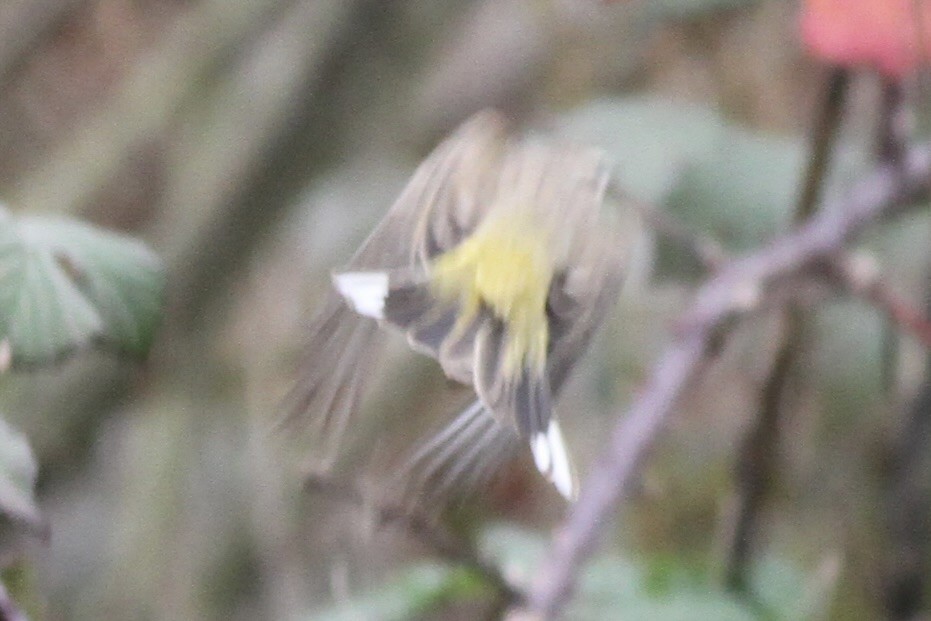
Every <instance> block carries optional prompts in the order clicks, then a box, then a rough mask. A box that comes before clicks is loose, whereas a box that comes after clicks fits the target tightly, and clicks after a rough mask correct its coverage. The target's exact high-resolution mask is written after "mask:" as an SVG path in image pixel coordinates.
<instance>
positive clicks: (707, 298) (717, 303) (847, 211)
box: [511, 145, 931, 620]
mask: <svg viewBox="0 0 931 621" xmlns="http://www.w3.org/2000/svg"><path fill="white" fill-rule="evenodd" d="M929 182H931V149H929V147H928V146H927V145H925V146H923V147H921V148H913V149H911V150H909V151H908V152H906V153H905V156H904V158H903V160H902V161H901V162H900V163H899V165H898V166H896V167H894V168H893V167H890V166H888V165H886V166H881V167H878V168H877V169H876V170H875V171H873V173H872V174H869V175H867V176H865V177H864V178H863V179H861V181H860V182H859V183H857V184H855V185H854V187H852V188H851V191H850V192H849V193H848V194H847V196H846V197H845V198H844V199H843V200H840V201H834V202H831V203H829V204H827V205H826V206H825V207H824V208H823V209H822V210H820V211H819V212H818V213H817V214H815V215H814V216H813V217H812V218H811V219H810V220H809V221H808V222H807V223H806V224H804V225H803V226H801V227H799V228H798V229H797V230H795V231H793V232H791V233H788V234H786V235H783V236H781V237H779V238H777V239H775V240H774V241H773V242H772V243H770V244H769V245H768V246H766V247H764V248H762V249H761V250H759V251H757V252H754V253H751V254H749V255H746V256H744V257H743V258H740V259H736V260H734V261H733V262H731V263H730V264H729V265H727V266H726V267H724V268H723V269H722V270H721V271H720V272H719V273H718V274H717V275H716V276H715V277H713V278H712V279H711V280H709V281H708V282H707V283H706V284H705V285H703V286H702V287H701V288H700V289H699V290H698V292H697V293H696V295H695V298H694V301H693V304H692V306H691V308H690V309H689V311H687V313H686V314H685V316H684V318H683V319H682V321H681V322H680V324H679V327H678V330H677V332H676V334H675V337H674V339H673V342H672V343H671V344H670V346H669V347H668V348H667V349H666V351H665V352H664V353H663V355H662V356H661V357H660V359H659V360H658V361H657V362H656V364H655V365H654V369H653V372H652V374H651V376H650V379H649V381H648V383H647V384H646V386H645V388H644V389H643V391H642V392H641V394H640V396H639V398H637V399H636V400H635V402H634V404H633V405H632V406H631V408H630V410H629V411H628V412H627V414H626V415H625V416H623V417H622V418H621V420H620V421H619V422H618V424H617V426H616V427H615V430H614V432H613V433H612V435H611V437H610V439H609V442H608V445H607V447H606V448H605V450H604V452H603V453H602V454H601V455H600V457H599V459H598V460H597V461H596V463H595V465H594V467H593V468H592V471H591V472H590V473H589V476H588V477H587V479H586V480H585V482H584V485H583V486H582V490H581V495H580V497H579V500H578V502H577V503H576V505H575V506H574V507H573V508H572V511H571V512H570V513H569V516H568V517H567V519H566V522H565V523H564V524H563V526H562V528H561V529H560V531H559V532H558V534H557V535H556V536H555V538H554V541H553V547H552V549H551V551H550V555H549V557H548V559H547V560H546V561H545V562H544V563H543V565H542V566H541V568H540V572H539V574H538V576H537V580H536V582H535V584H534V585H533V589H532V590H531V592H530V594H529V597H528V602H527V605H526V607H525V608H524V609H523V610H520V611H516V612H515V613H513V615H512V617H511V618H512V619H535V620H536V619H552V618H554V617H555V616H556V615H557V614H558V613H559V612H560V611H561V610H562V609H563V607H564V606H565V604H566V602H567V601H568V599H569V597H570V595H571V593H572V590H573V587H574V584H575V580H576V576H577V573H578V569H579V567H580V566H581V564H582V563H583V562H584V561H585V560H586V559H587V558H588V557H589V556H591V555H592V553H593V552H594V551H595V547H596V545H597V543H598V540H599V538H600V535H601V533H602V532H603V530H604V528H605V527H606V524H607V523H608V519H609V517H610V514H611V512H612V510H615V509H616V507H617V505H618V503H619V501H620V500H621V498H622V495H623V494H624V492H625V490H626V489H627V487H628V486H629V485H630V483H631V481H632V480H633V478H634V475H635V474H636V472H637V469H638V466H639V465H640V463H641V462H642V460H643V459H644V457H645V456H646V454H647V451H648V450H649V448H650V447H651V446H652V445H653V442H654V440H655V438H656V436H657V434H658V432H659V431H660V429H661V428H662V427H663V424H664V423H665V421H666V419H667V417H668V416H669V415H670V413H671V412H672V410H673V407H674V405H675V403H676V400H677V399H678V398H679V396H680V395H681V394H682V392H683V390H684V389H685V388H686V386H687V385H688V384H689V382H690V381H691V380H692V379H693V378H694V376H695V375H696V373H697V370H698V369H699V367H700V366H701V364H700V363H701V362H702V360H703V358H704V357H705V352H706V350H707V348H708V346H709V344H710V343H711V341H712V338H713V336H714V334H715V332H716V331H717V330H718V329H719V327H720V326H721V325H722V324H723V323H724V322H725V321H727V320H728V319H730V318H733V317H736V316H738V315H741V314H744V313H746V312H747V311H749V310H752V309H753V308H755V307H756V306H757V305H758V304H759V303H760V301H761V300H762V298H763V297H764V296H763V293H764V291H765V289H766V287H767V285H768V284H769V283H770V282H772V281H773V280H774V279H776V278H779V277H786V276H791V275H793V274H795V273H797V272H799V271H800V270H803V269H805V268H807V267H808V266H810V265H812V264H813V263H815V262H817V261H819V260H823V259H825V258H828V257H830V256H831V255H832V254H834V253H836V252H838V251H840V250H841V249H842V248H843V245H844V243H845V242H846V241H847V240H849V239H850V238H851V237H853V236H854V235H856V234H857V233H859V232H860V231H861V230H862V229H863V228H864V227H866V226H868V225H869V224H871V223H873V222H876V221H878V220H880V219H881V218H882V217H884V216H888V215H890V214H892V213H893V212H894V211H897V210H899V209H901V208H902V206H903V205H905V204H907V203H909V202H910V201H913V200H916V199H917V198H919V197H923V196H925V195H926V194H927V191H928V188H929Z"/></svg>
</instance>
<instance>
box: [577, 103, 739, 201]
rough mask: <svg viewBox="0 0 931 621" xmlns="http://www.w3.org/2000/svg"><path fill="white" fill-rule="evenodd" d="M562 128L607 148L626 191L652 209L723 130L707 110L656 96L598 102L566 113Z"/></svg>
mask: <svg viewBox="0 0 931 621" xmlns="http://www.w3.org/2000/svg"><path fill="white" fill-rule="evenodd" d="M561 125H562V131H563V132H564V133H566V134H567V135H568V136H571V137H572V140H574V141H578V142H581V143H585V144H593V145H597V146H599V147H601V148H602V149H604V150H605V151H606V152H607V153H608V155H609V156H610V157H611V158H612V160H613V161H614V163H615V164H616V167H617V174H618V179H619V181H620V183H621V185H622V187H623V188H624V190H625V191H627V192H629V193H630V194H631V195H632V196H633V197H634V198H636V199H639V200H642V201H646V202H648V203H651V204H654V205H655V204H659V203H661V202H662V201H663V199H664V198H665V197H666V195H667V194H668V193H669V191H670V190H671V189H672V188H673V187H674V185H675V183H676V180H677V179H678V176H679V174H680V173H681V172H682V171H684V170H685V169H686V167H687V166H688V165H689V164H690V163H691V162H693V161H694V160H695V159H696V158H697V157H699V156H701V155H702V154H704V153H707V152H709V151H710V150H711V149H714V148H715V146H716V145H717V144H718V142H719V141H720V140H721V138H722V132H723V130H724V121H723V120H722V119H721V117H720V116H718V114H716V113H715V112H713V111H711V110H709V109H708V108H703V107H700V106H693V105H682V104H677V103H672V102H670V101H668V100H664V99H659V98H654V97H623V98H617V99H603V100H600V101H595V102H593V103H590V104H587V105H585V106H582V107H580V108H578V109H576V110H574V111H573V112H571V113H568V114H566V115H565V116H564V117H563V118H562V124H561Z"/></svg>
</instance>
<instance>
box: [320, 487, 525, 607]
mask: <svg viewBox="0 0 931 621" xmlns="http://www.w3.org/2000/svg"><path fill="white" fill-rule="evenodd" d="M304 485H305V489H306V490H308V491H312V492H317V493H323V494H325V495H327V496H329V497H331V498H334V499H337V500H339V501H341V502H344V503H348V504H351V505H354V506H357V507H364V508H365V509H367V510H369V511H372V512H374V515H375V518H376V522H377V524H378V525H379V526H394V527H396V528H400V529H401V530H403V531H405V532H407V533H408V534H410V535H411V536H412V537H414V539H416V540H417V541H419V542H420V543H422V544H424V545H425V546H427V547H428V548H430V549H431V550H432V551H433V553H434V554H436V555H437V556H438V557H439V558H442V559H444V560H446V561H448V562H450V563H453V564H456V565H461V566H463V567H466V568H468V569H470V570H471V571H473V572H475V573H476V574H477V575H479V576H481V577H482V579H483V580H484V581H485V582H487V583H488V584H489V585H490V586H492V587H493V588H494V589H495V590H497V591H498V592H499V593H500V594H501V596H502V597H503V598H505V599H506V600H507V602H508V604H510V605H513V604H519V603H520V602H522V601H524V594H523V593H522V592H521V591H520V590H519V589H518V588H517V587H515V586H514V585H512V584H511V583H510V582H509V581H508V580H507V578H505V577H504V576H503V575H502V574H501V572H500V571H499V570H498V568H497V567H496V566H495V565H494V564H492V563H489V562H488V561H486V560H485V559H483V558H482V557H481V556H480V555H479V553H478V551H477V550H475V549H474V547H473V546H471V545H470V544H469V543H468V542H466V541H463V540H462V539H460V538H459V537H456V536H455V535H453V534H452V533H450V532H449V531H448V530H446V529H445V528H443V527H442V526H440V525H439V524H436V523H434V522H433V521H432V520H430V519H428V518H426V517H424V516H422V515H418V514H415V513H412V512H410V511H408V510H406V509H404V508H403V507H401V506H398V505H389V504H385V503H375V504H373V503H372V501H371V500H370V499H368V498H367V497H366V496H365V495H364V494H363V493H362V492H361V491H360V490H359V489H358V488H356V487H355V486H352V485H348V484H346V483H342V482H340V481H337V480H335V479H333V478H331V477H328V476H324V475H312V476H309V477H307V479H306V480H305V484H304Z"/></svg>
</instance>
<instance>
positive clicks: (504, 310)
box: [288, 111, 639, 499]
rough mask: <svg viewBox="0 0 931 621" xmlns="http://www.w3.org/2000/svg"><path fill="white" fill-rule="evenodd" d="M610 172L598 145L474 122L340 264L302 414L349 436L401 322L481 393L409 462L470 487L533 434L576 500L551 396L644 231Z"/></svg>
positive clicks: (442, 484) (299, 405) (297, 403)
mask: <svg viewBox="0 0 931 621" xmlns="http://www.w3.org/2000/svg"><path fill="white" fill-rule="evenodd" d="M609 176H610V175H609V168H608V166H607V165H606V163H605V161H604V158H603V156H602V154H601V153H600V152H599V151H597V150H594V149H591V148H585V147H579V146H571V145H566V144H556V143H553V142H548V141H545V140H542V139H539V138H517V137H513V136H511V135H510V133H509V127H508V124H507V122H506V121H505V120H504V119H503V117H501V116H500V115H499V114H498V113H495V112H491V111H486V112H482V113H479V114H477V115H476V116H474V117H472V118H471V119H470V120H468V121H467V122H466V123H464V124H463V125H462V126H461V127H460V128H459V129H458V130H457V131H456V132H455V133H453V135H452V136H450V137H449V138H447V139H446V140H445V141H444V142H443V143H441V144H440V145H439V146H438V147H437V148H436V150H435V151H434V152H433V153H432V154H431V155H430V156H429V157H428V158H427V159H426V160H425V161H424V162H423V163H422V164H421V165H420V167H419V168H418V169H417V170H416V172H415V173H414V175H413V177H412V178H411V180H410V181H409V182H408V184H407V186H406V188H405V189H404V190H403V191H402V193H401V195H400V197H399V198H398V199H397V201H396V202H395V203H394V205H393V206H392V207H391V209H390V210H389V211H388V213H387V214H386V215H385V217H384V219H383V220H382V221H381V223H380V224H379V225H378V226H377V227H376V229H375V230H374V231H373V232H372V234H371V235H370V236H369V237H368V239H367V240H366V241H365V242H364V243H363V244H362V246H361V247H360V248H359V249H358V251H357V252H356V253H355V255H354V256H353V258H352V259H351V260H350V262H349V263H348V265H346V267H345V268H343V269H341V270H339V271H337V272H335V273H334V275H333V284H334V291H332V292H331V295H330V298H329V300H328V302H327V304H326V306H325V308H324V309H323V310H321V311H320V313H319V314H318V316H317V317H316V319H315V320H314V322H313V326H312V331H311V335H310V342H309V344H308V349H307V354H306V357H305V360H304V363H303V368H302V371H301V375H300V379H299V380H298V383H297V385H296V386H295V388H294V389H293V391H292V393H291V395H290V398H289V400H288V409H289V411H290V414H291V416H292V417H293V418H298V417H301V416H302V415H307V416H311V417H313V418H314V419H315V420H316V421H317V422H318V423H320V424H321V428H322V429H328V430H330V433H331V434H332V436H333V437H334V438H338V437H339V436H341V435H342V432H343V431H344V430H345V429H346V426H347V423H348V421H349V418H350V414H351V413H352V411H353V410H354V409H356V407H357V405H358V403H359V400H360V397H361V394H362V387H363V384H364V380H365V379H366V376H367V375H368V374H369V373H368V372H369V369H368V368H367V365H366V363H367V362H369V361H370V360H371V359H372V358H373V353H374V349H375V348H376V347H378V339H377V338H376V337H377V336H378V334H377V331H378V330H379V329H380V328H384V329H387V330H396V331H400V332H402V333H403V334H404V335H405V336H406V337H407V342H408V343H409V345H410V347H411V348H412V349H414V350H415V351H417V352H420V353H423V354H426V355H428V356H431V357H433V358H434V359H436V360H437V361H438V362H439V364H440V366H441V367H442V369H443V371H444V373H445V374H446V376H447V377H449V378H450V379H452V380H454V381H456V382H459V383H462V384H465V385H467V386H471V387H472V388H473V389H474V391H475V394H476V399H475V401H474V402H473V403H472V404H471V405H470V406H468V407H467V408H465V410H464V411H462V412H461V413H459V415H458V416H457V417H456V418H455V419H454V420H453V421H452V422H451V423H450V424H449V425H448V426H447V427H446V428H445V429H444V430H443V431H441V432H440V433H439V434H438V435H436V436H435V437H433V438H432V439H430V440H428V441H427V442H426V443H425V444H424V445H423V446H422V447H421V448H420V450H419V451H418V452H417V454H416V455H415V456H414V457H413V458H412V459H411V461H410V464H409V466H410V468H409V472H410V473H411V476H413V477H415V478H418V479H419V480H420V481H422V482H424V483H427V484H429V485H433V486H435V487H438V488H440V491H442V492H444V493H445V492H446V491H447V490H450V489H453V488H454V487H455V486H456V485H457V484H464V485H471V484H474V483H475V482H477V481H479V480H481V479H482V478H483V477H485V476H487V475H488V474H490V473H491V471H493V470H494V469H495V468H496V467H497V465H498V464H499V463H500V462H501V461H502V460H503V456H505V455H507V454H508V451H507V449H508V448H512V447H514V446H515V445H519V443H520V441H523V442H526V443H527V444H529V447H530V449H531V452H532V454H533V458H534V462H535V464H536V466H537V468H538V469H539V470H540V472H541V473H542V474H543V475H544V476H545V477H546V478H547V479H548V480H549V481H550V482H552V483H553V485H554V486H555V487H556V489H557V490H559V492H560V493H561V494H562V495H563V496H565V497H566V498H570V499H571V498H573V497H574V496H575V494H576V487H577V485H576V479H575V475H574V471H573V467H572V464H571V460H570V458H569V453H568V450H567V447H566V445H565V442H564V439H563V433H562V431H561V428H560V425H559V422H558V420H557V416H556V412H555V410H554V405H553V403H554V399H555V398H556V397H557V396H558V395H559V393H560V390H561V389H562V388H563V386H564V384H565V382H566V379H567V378H568V376H569V373H570V371H571V370H572V368H573V366H574V365H575V363H576V362H577V361H578V359H579V357H580V356H581V355H582V353H583V352H584V351H585V349H586V348H587V346H588V343H589V341H590V340H591V337H592V334H593V333H594V331H595V330H596V328H597V327H598V326H599V325H600V324H601V323H602V321H603V320H604V318H605V315H606V314H607V312H608V310H609V309H610V308H611V307H612V305H613V304H614V302H615V301H616V300H617V298H618V296H619V292H620V288H621V285H622V283H623V280H624V277H625V274H626V273H627V271H628V269H627V268H628V265H629V263H630V254H631V251H632V249H633V246H634V244H635V238H636V237H637V236H638V234H639V227H638V225H637V219H636V214H635V213H634V210H633V209H631V208H630V207H629V206H625V205H624V204H623V203H621V204H618V205H616V209H614V210H609V209H603V205H604V203H605V202H606V200H605V198H606V191H607V188H608V181H609ZM619 221H623V222H619ZM622 225H623V226H622Z"/></svg>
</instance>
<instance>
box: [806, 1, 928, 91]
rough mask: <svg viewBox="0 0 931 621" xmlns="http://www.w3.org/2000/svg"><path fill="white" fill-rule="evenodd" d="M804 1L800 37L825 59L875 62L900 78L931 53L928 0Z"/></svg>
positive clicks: (853, 63)
mask: <svg viewBox="0 0 931 621" xmlns="http://www.w3.org/2000/svg"><path fill="white" fill-rule="evenodd" d="M803 5H804V6H803V10H802V38H803V39H804V42H805V45H806V46H807V47H808V49H809V50H810V51H811V53H812V54H814V55H815V56H817V57H818V58H820V59H822V60H824V61H827V62H829V63H832V64H836V65H841V66H844V67H854V66H864V65H865V66H870V67H875V68H877V69H879V70H880V71H882V72H883V73H885V74H887V75H890V76H892V77H895V78H902V77H904V76H906V75H908V74H910V73H911V72H913V71H914V70H915V69H917V67H918V66H919V64H921V63H922V62H926V61H927V60H928V59H931V0H804V2H803ZM922 50H923V53H922Z"/></svg>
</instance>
